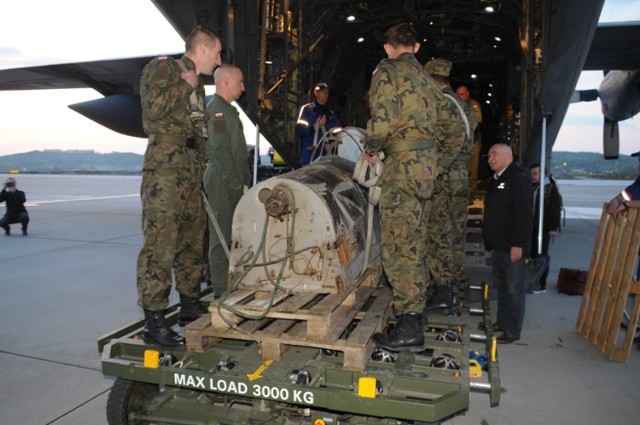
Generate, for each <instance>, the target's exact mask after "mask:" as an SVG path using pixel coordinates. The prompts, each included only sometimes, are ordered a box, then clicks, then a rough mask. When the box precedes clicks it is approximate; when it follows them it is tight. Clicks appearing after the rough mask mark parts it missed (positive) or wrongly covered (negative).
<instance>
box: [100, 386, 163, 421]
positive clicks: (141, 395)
mask: <svg viewBox="0 0 640 425" xmlns="http://www.w3.org/2000/svg"><path fill="white" fill-rule="evenodd" d="M157 392H158V386H157V385H152V384H145V383H141V382H134V381H129V380H127V379H121V378H117V379H116V382H115V383H114V384H113V387H111V391H110V392H109V398H108V399H107V422H108V423H109V425H148V424H149V422H146V421H140V420H135V419H134V420H132V421H131V420H129V414H130V413H136V412H140V413H144V412H146V411H147V409H146V407H145V406H146V405H145V403H146V402H147V401H148V400H149V398H150V397H152V396H153V394H155V393H157Z"/></svg>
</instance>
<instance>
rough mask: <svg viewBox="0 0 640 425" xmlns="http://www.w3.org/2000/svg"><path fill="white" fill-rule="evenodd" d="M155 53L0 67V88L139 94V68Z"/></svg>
mask: <svg viewBox="0 0 640 425" xmlns="http://www.w3.org/2000/svg"><path fill="white" fill-rule="evenodd" d="M154 57H155V56H149V57H137V58H127V59H113V60H101V61H93V62H79V63H65V64H58V65H44V66H32V67H28V68H15V69H3V70H0V90H43V89H77V88H92V89H94V90H96V91H97V92H98V93H100V94H101V95H103V96H110V95H113V94H138V93H139V80H140V71H141V70H142V68H143V67H144V66H145V65H146V64H147V63H148V62H149V61H150V60H151V59H153V58H154Z"/></svg>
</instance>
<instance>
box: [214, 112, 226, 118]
mask: <svg viewBox="0 0 640 425" xmlns="http://www.w3.org/2000/svg"><path fill="white" fill-rule="evenodd" d="M223 118H224V114H223V113H222V112H217V113H216V114H215V119H217V120H221V119H223Z"/></svg>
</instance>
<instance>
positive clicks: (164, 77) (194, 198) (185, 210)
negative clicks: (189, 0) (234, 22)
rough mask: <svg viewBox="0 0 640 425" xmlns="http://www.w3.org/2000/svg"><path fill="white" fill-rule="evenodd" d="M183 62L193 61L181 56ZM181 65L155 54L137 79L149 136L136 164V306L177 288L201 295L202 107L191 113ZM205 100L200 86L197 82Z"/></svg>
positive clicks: (162, 300)
mask: <svg viewBox="0 0 640 425" xmlns="http://www.w3.org/2000/svg"><path fill="white" fill-rule="evenodd" d="M181 60H182V61H183V64H184V65H185V66H186V67H187V68H188V69H195V64H194V63H193V62H192V61H191V60H190V59H189V58H187V57H186V56H183V57H182V59H181ZM181 72H182V67H181V66H180V64H179V63H178V61H176V60H174V59H172V58H166V57H164V58H156V59H153V60H152V61H151V62H149V63H148V64H147V66H145V68H144V69H143V71H142V76H141V78H140V98H141V102H142V124H143V127H144V130H145V132H146V133H147V135H148V136H149V144H148V146H147V149H146V151H145V154H144V163H143V166H142V184H141V187H140V198H141V201H142V232H143V241H142V249H141V250H140V254H139V255H138V264H137V287H138V304H139V305H140V306H141V307H142V308H144V309H145V310H150V311H160V310H164V309H165V308H166V307H167V305H168V302H169V293H170V292H171V283H172V270H173V273H174V276H175V281H176V289H177V291H178V292H179V293H180V294H183V295H185V296H188V297H196V298H197V297H199V295H200V282H201V280H202V271H203V268H204V264H205V262H204V260H205V259H204V254H205V253H204V235H205V229H206V224H207V222H206V212H205V210H204V203H203V200H202V176H203V174H204V161H205V158H204V142H205V138H204V137H203V132H202V125H203V123H204V122H205V120H206V115H203V114H205V113H206V112H205V111H204V108H202V110H200V111H198V112H199V114H197V115H198V118H197V119H195V118H194V116H193V115H192V111H193V107H192V106H191V101H190V96H191V93H192V92H193V90H194V89H193V88H192V87H191V85H189V83H187V82H186V81H184V80H182V79H181V78H180V75H181ZM195 90H196V93H197V98H198V100H199V104H200V105H203V104H204V87H203V85H202V84H199V85H198V86H197V87H196V89H195Z"/></svg>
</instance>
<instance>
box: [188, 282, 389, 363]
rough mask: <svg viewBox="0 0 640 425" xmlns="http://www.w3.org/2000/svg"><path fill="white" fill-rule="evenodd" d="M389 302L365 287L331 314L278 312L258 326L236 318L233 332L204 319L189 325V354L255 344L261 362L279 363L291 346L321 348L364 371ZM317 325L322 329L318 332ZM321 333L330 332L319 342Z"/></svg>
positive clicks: (386, 294) (322, 306) (381, 293)
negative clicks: (229, 342) (232, 342)
mask: <svg viewBox="0 0 640 425" xmlns="http://www.w3.org/2000/svg"><path fill="white" fill-rule="evenodd" d="M316 295H317V294H316ZM331 296H332V295H328V296H326V297H325V298H324V299H326V298H329V297H331ZM391 298H392V292H391V290H390V289H387V288H372V287H367V286H364V287H362V286H361V287H360V288H355V289H354V290H353V291H352V292H350V293H349V294H348V296H346V297H344V302H342V303H340V304H339V305H338V306H337V307H335V308H331V309H327V308H326V305H325V304H320V303H319V304H316V305H315V306H313V307H311V308H310V309H304V308H301V309H300V310H298V311H294V312H291V313H285V312H284V311H283V309H280V310H279V311H276V312H274V313H273V314H271V313H270V314H269V315H267V316H266V317H263V318H261V319H257V320H252V319H241V318H240V317H239V316H233V318H234V319H235V320H237V323H236V324H235V325H234V326H233V327H229V326H219V323H218V322H215V323H216V325H215V326H214V325H213V323H212V321H211V319H210V318H209V317H206V316H205V317H201V318H200V319H198V320H196V321H195V322H192V323H191V324H189V325H187V327H186V339H187V348H188V349H189V350H191V351H196V352H204V351H206V350H208V349H209V348H211V347H213V346H214V345H215V344H216V343H217V342H218V341H220V340H221V339H222V338H229V339H240V340H254V341H257V342H258V343H259V344H260V346H261V355H262V359H263V360H268V359H271V360H281V359H282V356H283V355H284V353H285V351H286V350H288V349H289V348H290V347H292V346H301V347H313V348H321V349H327V350H334V351H339V352H341V353H342V354H343V357H342V358H343V367H344V368H346V369H350V370H362V369H363V368H364V365H365V364H366V362H367V360H368V359H369V357H370V355H371V353H372V352H373V349H374V348H375V344H374V343H373V342H372V341H370V339H371V336H372V335H373V334H374V333H375V332H381V331H382V329H383V328H384V326H385V325H386V323H387V321H388V319H389V315H390V314H391V307H390V305H391ZM324 299H323V300H322V301H324ZM318 306H319V307H318ZM314 308H315V310H314ZM210 309H211V310H215V311H218V309H217V306H211V307H210ZM310 310H314V312H311V311H310ZM318 311H321V312H325V313H327V312H329V315H330V316H332V317H331V318H329V319H327V318H326V317H322V316H321V315H320V314H318V313H317V312H318ZM254 314H255V312H254ZM218 320H221V319H220V318H218ZM315 322H324V323H323V324H322V325H321V326H317V323H315ZM319 329H321V330H322V331H323V332H324V330H325V329H326V334H325V335H324V336H323V337H320V335H319V333H318V330H319ZM310 331H311V336H310V334H309V332H310Z"/></svg>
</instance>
